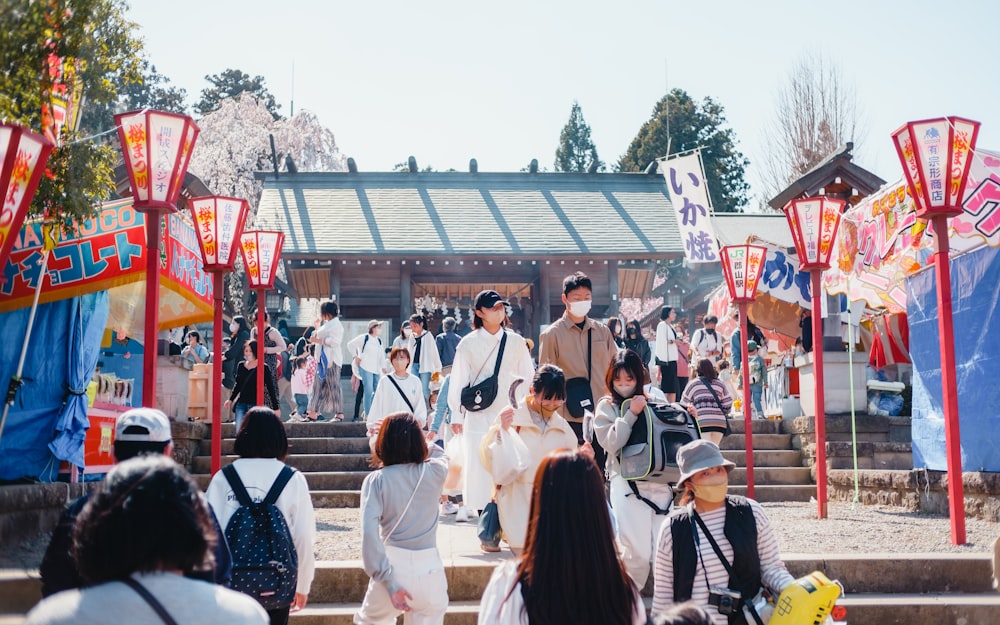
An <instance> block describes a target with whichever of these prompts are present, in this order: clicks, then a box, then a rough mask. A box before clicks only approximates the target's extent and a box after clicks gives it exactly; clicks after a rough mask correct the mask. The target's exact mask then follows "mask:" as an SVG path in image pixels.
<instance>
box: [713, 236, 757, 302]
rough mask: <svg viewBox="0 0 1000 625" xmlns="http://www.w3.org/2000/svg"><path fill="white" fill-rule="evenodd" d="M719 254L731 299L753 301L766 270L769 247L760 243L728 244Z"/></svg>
mask: <svg viewBox="0 0 1000 625" xmlns="http://www.w3.org/2000/svg"><path fill="white" fill-rule="evenodd" d="M719 254H720V256H721V259H722V272H723V274H724V275H725V277H726V286H727V287H729V299H730V300H732V301H734V302H741V301H743V302H752V301H753V300H754V298H755V297H756V296H757V286H758V285H759V284H760V277H761V274H763V272H764V259H765V257H766V256H767V248H766V247H763V246H760V245H727V246H725V247H723V248H722V250H720V253H719Z"/></svg>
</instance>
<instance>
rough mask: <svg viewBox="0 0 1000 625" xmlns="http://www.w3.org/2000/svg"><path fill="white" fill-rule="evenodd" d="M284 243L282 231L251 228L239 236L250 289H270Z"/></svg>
mask: <svg viewBox="0 0 1000 625" xmlns="http://www.w3.org/2000/svg"><path fill="white" fill-rule="evenodd" d="M284 243H285V235H284V233H282V232H270V231H267V230H253V231H251V232H244V233H243V235H242V236H241V237H240V251H241V252H242V253H243V267H244V268H245V269H246V273H247V280H248V281H249V282H250V288H251V289H270V288H271V287H272V286H274V278H275V276H277V273H278V260H279V259H280V257H281V248H282V246H283V245H284Z"/></svg>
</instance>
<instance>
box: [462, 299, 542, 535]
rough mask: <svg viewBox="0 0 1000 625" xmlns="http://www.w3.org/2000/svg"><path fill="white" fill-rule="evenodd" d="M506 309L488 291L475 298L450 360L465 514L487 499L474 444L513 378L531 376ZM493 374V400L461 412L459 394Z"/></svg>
mask: <svg viewBox="0 0 1000 625" xmlns="http://www.w3.org/2000/svg"><path fill="white" fill-rule="evenodd" d="M506 307H507V302H505V301H504V300H503V298H502V297H500V294H499V293H497V292H496V291H493V290H491V289H487V290H484V291H480V292H479V293H478V294H477V295H476V300H475V302H474V308H473V315H474V316H473V318H472V324H473V326H474V327H475V330H473V331H472V332H470V333H469V334H467V335H465V336H464V337H462V340H461V342H459V344H458V347H457V348H456V349H455V361H454V363H453V364H452V368H451V383H450V388H449V389H448V407H449V408H450V409H451V430H452V432H453V433H454V434H463V435H464V438H465V443H466V444H465V446H464V448H465V457H464V458H463V460H462V471H463V473H464V474H465V481H464V483H463V486H462V500H463V501H464V502H465V505H466V506H467V507H468V508H469V510H470V512H471V511H472V510H475V511H477V512H482V510H483V508H485V507H486V504H487V503H489V502H490V500H491V499H492V497H493V481H492V480H491V479H490V475H489V473H488V472H487V471H486V467H484V466H483V463H482V461H481V460H480V458H479V445H478V442H479V441H480V440H482V438H483V436H484V435H485V434H486V432H487V431H488V430H489V428H490V425H492V424H493V422H494V421H495V420H496V416H497V415H498V414H499V413H500V411H501V410H502V409H503V407H504V406H505V405H506V403H505V402H504V401H503V400H502V399H501V397H502V394H503V393H506V392H507V389H509V388H510V385H511V383H512V382H513V381H514V380H515V379H516V378H521V379H522V380H529V379H531V376H532V375H533V374H534V373H535V370H534V369H533V368H532V366H531V356H530V355H529V354H528V346H527V345H525V343H524V339H523V338H521V336H520V335H518V334H516V333H514V332H510V331H508V330H506V329H505V328H504V324H505V323H506V320H507V310H506ZM501 345H502V346H503V350H501V349H500V347H501ZM501 351H502V353H501ZM494 372H497V395H496V397H495V398H494V399H493V401H492V402H490V403H489V405H488V406H485V407H483V408H481V409H480V410H467V409H466V408H465V407H464V406H463V405H462V390H463V389H465V388H468V387H472V386H476V385H478V384H481V383H483V382H485V381H487V380H488V379H489V378H491V377H492V376H493V374H494ZM486 546H487V547H495V546H496V545H486Z"/></svg>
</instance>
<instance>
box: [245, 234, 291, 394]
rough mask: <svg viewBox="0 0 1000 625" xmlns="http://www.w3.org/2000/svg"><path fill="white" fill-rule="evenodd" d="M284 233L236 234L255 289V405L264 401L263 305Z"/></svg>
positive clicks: (272, 283) (273, 273) (275, 270)
mask: <svg viewBox="0 0 1000 625" xmlns="http://www.w3.org/2000/svg"><path fill="white" fill-rule="evenodd" d="M284 243H285V235H284V233H281V232H271V231H267V230H254V231H251V232H244V233H243V235H242V236H241V237H240V251H241V252H242V253H243V265H244V267H245V268H246V272H247V280H248V281H249V282H250V288H251V289H253V290H255V291H256V292H257V405H258V406H263V405H264V338H265V337H264V309H265V308H266V305H265V303H264V302H265V300H266V298H267V290H268V289H270V288H271V287H273V286H274V277H275V275H276V274H277V270H278V261H279V260H280V259H281V248H282V246H283V245H284Z"/></svg>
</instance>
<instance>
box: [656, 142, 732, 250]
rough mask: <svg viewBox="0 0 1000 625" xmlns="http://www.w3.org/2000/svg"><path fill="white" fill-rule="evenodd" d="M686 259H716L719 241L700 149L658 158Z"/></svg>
mask: <svg viewBox="0 0 1000 625" xmlns="http://www.w3.org/2000/svg"><path fill="white" fill-rule="evenodd" d="M659 166H660V171H662V172H663V176H664V178H666V180H667V191H668V192H669V193H670V203H671V205H672V206H673V211H674V217H675V218H676V219H677V227H678V229H679V230H680V233H681V241H683V243H684V256H685V257H686V258H687V261H688V262H689V263H715V262H718V261H719V244H718V242H717V241H716V238H715V230H714V229H713V228H712V219H711V212H712V207H711V204H710V203H709V200H708V186H707V185H706V184H705V177H704V175H703V173H702V171H703V170H702V167H701V153H700V152H695V153H693V154H688V155H687V156H679V157H676V158H672V159H669V160H661V161H659Z"/></svg>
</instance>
